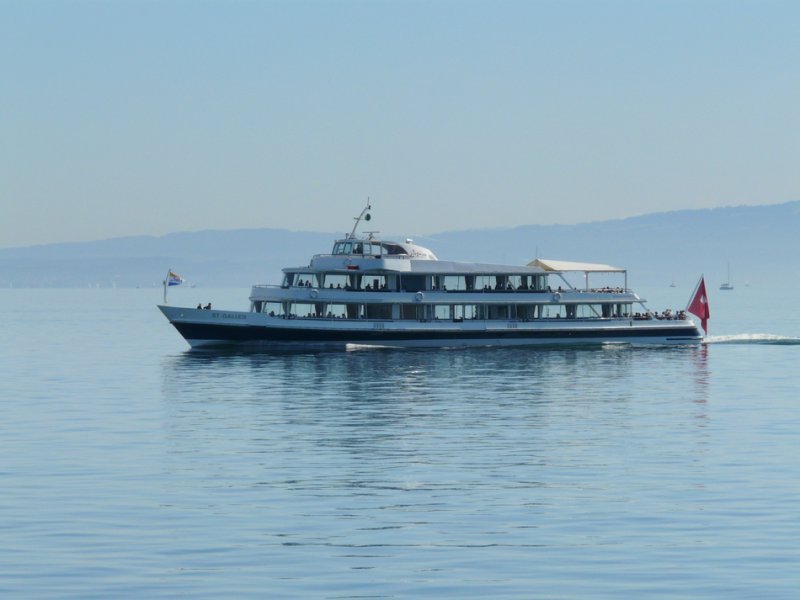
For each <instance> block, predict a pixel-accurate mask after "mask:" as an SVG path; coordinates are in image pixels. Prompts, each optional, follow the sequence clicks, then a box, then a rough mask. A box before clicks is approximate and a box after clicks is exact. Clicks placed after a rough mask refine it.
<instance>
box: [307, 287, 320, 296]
mask: <svg viewBox="0 0 800 600" xmlns="http://www.w3.org/2000/svg"><path fill="white" fill-rule="evenodd" d="M308 295H309V296H311V297H312V298H316V297H317V296H319V290H318V289H317V288H311V290H310V291H309V292H308Z"/></svg>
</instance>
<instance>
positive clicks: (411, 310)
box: [400, 304, 422, 320]
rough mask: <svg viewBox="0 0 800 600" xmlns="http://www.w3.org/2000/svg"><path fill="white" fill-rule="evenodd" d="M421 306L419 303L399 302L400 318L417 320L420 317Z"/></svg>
mask: <svg viewBox="0 0 800 600" xmlns="http://www.w3.org/2000/svg"><path fill="white" fill-rule="evenodd" d="M421 308H422V307H421V306H420V305H419V304H401V305H400V318H401V319H407V320H418V319H421V318H422V317H421V316H420V311H419V310H418V309H421Z"/></svg>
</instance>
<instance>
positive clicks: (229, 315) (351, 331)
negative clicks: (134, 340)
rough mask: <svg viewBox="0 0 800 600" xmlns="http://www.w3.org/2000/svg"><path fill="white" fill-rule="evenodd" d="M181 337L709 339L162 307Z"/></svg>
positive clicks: (535, 325) (466, 341) (640, 331)
mask: <svg viewBox="0 0 800 600" xmlns="http://www.w3.org/2000/svg"><path fill="white" fill-rule="evenodd" d="M159 308H160V309H161V311H162V312H163V313H164V315H165V316H166V317H167V318H168V319H169V321H170V322H171V323H172V324H173V325H174V326H175V328H176V329H177V330H178V331H179V332H180V334H181V335H182V336H183V337H184V338H185V339H186V340H187V342H189V344H190V345H192V346H194V347H198V346H225V345H247V346H261V347H271V346H283V345H289V346H291V345H300V346H334V347H342V346H346V345H348V344H358V345H373V346H397V347H447V346H495V345H500V346H510V345H536V344H602V343H612V342H617V343H635V344H687V343H699V342H700V341H702V336H701V334H700V332H699V330H698V329H697V327H696V326H695V325H694V323H692V322H691V321H689V320H666V321H660V320H637V319H633V318H586V319H577V318H576V319H560V318H553V319H536V320H534V321H520V320H505V321H500V320H469V321H412V322H410V321H391V320H373V319H354V320H348V319H326V318H320V319H313V318H310V319H288V318H281V317H277V316H270V315H268V314H264V313H253V312H239V311H216V310H198V309H191V308H180V307H170V306H160V307H159Z"/></svg>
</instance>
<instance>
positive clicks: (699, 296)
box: [687, 275, 711, 333]
mask: <svg viewBox="0 0 800 600" xmlns="http://www.w3.org/2000/svg"><path fill="white" fill-rule="evenodd" d="M687 310H688V311H689V312H690V313H692V314H693V315H695V316H697V317H699V319H700V325H702V326H703V331H705V332H706V333H708V319H709V318H710V317H711V311H710V310H709V308H708V295H707V294H706V281H705V278H704V277H703V276H702V275H701V276H700V281H698V282H697V287H696V288H695V289H694V294H692V299H691V301H690V302H689V306H688V307H687Z"/></svg>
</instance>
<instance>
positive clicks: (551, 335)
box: [173, 322, 701, 344]
mask: <svg viewBox="0 0 800 600" xmlns="http://www.w3.org/2000/svg"><path fill="white" fill-rule="evenodd" d="M173 325H174V326H175V329H177V330H178V331H179V332H180V334H181V335H182V336H183V337H184V338H186V339H187V340H216V341H219V342H220V343H231V342H260V341H263V342H309V343H328V342H340V343H356V344H359V343H373V344H379V343H381V342H409V341H420V342H421V341H448V340H453V341H457V340H478V341H480V340H487V341H488V340H525V339H529V340H532V341H536V340H554V341H555V340H558V341H560V340H570V339H576V340H577V339H580V340H583V339H598V340H600V339H602V340H629V341H635V340H636V339H637V338H650V337H664V338H665V340H670V341H693V340H699V339H701V336H700V335H699V333H698V331H697V329H696V328H694V327H680V328H675V327H668V328H667V327H663V328H661V327H655V328H647V329H644V328H638V327H631V328H615V329H584V330H571V331H564V330H561V331H552V330H533V331H531V330H525V329H521V330H520V329H509V330H507V331H424V332H423V331H394V330H381V329H375V330H370V331H357V332H356V331H342V330H331V329H285V328H280V327H265V326H235V325H233V326H232V325H208V324H202V323H180V322H178V323H173Z"/></svg>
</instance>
